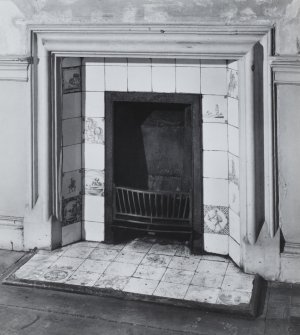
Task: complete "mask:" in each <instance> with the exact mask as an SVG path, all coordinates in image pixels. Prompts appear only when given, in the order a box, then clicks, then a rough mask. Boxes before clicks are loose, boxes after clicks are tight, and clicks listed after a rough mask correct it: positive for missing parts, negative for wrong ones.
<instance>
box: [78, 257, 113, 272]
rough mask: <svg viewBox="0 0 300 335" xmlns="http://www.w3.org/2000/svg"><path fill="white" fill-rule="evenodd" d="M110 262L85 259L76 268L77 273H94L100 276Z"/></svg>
mask: <svg viewBox="0 0 300 335" xmlns="http://www.w3.org/2000/svg"><path fill="white" fill-rule="evenodd" d="M109 264H110V262H109V261H106V260H101V261H100V260H99V261H98V260H95V259H86V260H85V261H84V262H83V263H82V264H81V265H80V267H79V268H78V271H84V272H95V273H99V274H102V273H103V272H104V271H105V270H106V268H107V267H108V266H109Z"/></svg>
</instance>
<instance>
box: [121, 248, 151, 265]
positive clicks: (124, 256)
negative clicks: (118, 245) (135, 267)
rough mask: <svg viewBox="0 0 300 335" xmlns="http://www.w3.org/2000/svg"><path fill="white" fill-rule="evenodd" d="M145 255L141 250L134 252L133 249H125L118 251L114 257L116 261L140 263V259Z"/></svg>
mask: <svg viewBox="0 0 300 335" xmlns="http://www.w3.org/2000/svg"><path fill="white" fill-rule="evenodd" d="M144 257H145V254H143V253H141V252H134V251H127V250H124V249H123V250H122V251H120V253H119V255H118V256H117V258H116V259H115V260H116V262H121V263H126V264H128V263H129V264H140V263H141V261H142V259H143V258H144Z"/></svg>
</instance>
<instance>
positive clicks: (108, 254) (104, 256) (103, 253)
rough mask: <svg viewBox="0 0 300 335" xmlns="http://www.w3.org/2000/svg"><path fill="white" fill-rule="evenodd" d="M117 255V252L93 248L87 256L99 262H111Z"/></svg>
mask: <svg viewBox="0 0 300 335" xmlns="http://www.w3.org/2000/svg"><path fill="white" fill-rule="evenodd" d="M118 254H119V250H114V249H103V248H95V249H94V250H92V252H91V254H90V255H89V258H90V259H95V260H99V261H113V260H115V259H116V257H117V256H118Z"/></svg>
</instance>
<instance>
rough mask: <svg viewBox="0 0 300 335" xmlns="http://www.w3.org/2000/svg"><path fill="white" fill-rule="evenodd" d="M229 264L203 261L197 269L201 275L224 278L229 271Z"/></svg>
mask: <svg viewBox="0 0 300 335" xmlns="http://www.w3.org/2000/svg"><path fill="white" fill-rule="evenodd" d="M227 267H228V263H227V262H219V263H217V264H216V262H214V261H211V260H206V259H202V260H201V261H200V263H199V265H198V267H197V270H196V271H197V272H199V273H210V274H212V275H219V276H224V275H225V272H226V270H227Z"/></svg>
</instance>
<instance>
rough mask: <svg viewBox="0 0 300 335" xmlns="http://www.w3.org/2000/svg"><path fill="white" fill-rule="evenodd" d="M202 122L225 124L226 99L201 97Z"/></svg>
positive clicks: (216, 96) (222, 97)
mask: <svg viewBox="0 0 300 335" xmlns="http://www.w3.org/2000/svg"><path fill="white" fill-rule="evenodd" d="M202 118H203V122H218V123H226V122H227V97H226V96H223V95H221V96H220V95H207V94H205V95H203V97H202Z"/></svg>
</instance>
